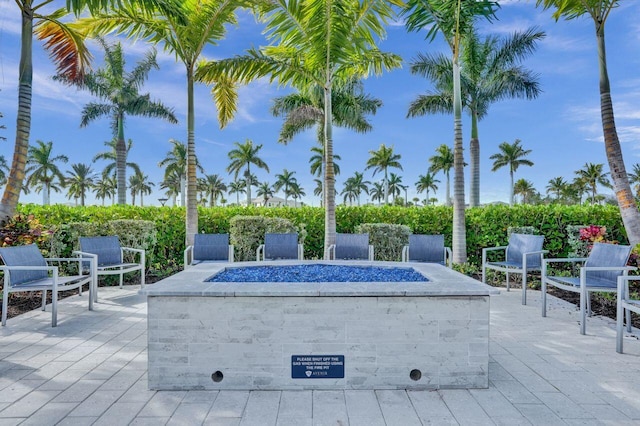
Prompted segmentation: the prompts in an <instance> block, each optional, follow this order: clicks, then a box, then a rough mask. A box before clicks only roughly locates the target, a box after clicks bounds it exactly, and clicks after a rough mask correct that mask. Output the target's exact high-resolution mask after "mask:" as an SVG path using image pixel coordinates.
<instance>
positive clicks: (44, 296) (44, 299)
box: [42, 290, 47, 311]
mask: <svg viewBox="0 0 640 426" xmlns="http://www.w3.org/2000/svg"><path fill="white" fill-rule="evenodd" d="M42 310H43V311H46V310H47V290H42Z"/></svg>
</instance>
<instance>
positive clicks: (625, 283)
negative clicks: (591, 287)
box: [616, 275, 640, 354]
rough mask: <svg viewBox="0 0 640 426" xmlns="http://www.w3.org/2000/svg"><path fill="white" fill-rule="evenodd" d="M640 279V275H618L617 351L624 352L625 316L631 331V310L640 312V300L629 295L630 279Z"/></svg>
mask: <svg viewBox="0 0 640 426" xmlns="http://www.w3.org/2000/svg"><path fill="white" fill-rule="evenodd" d="M631 280H635V281H637V280H640V276H637V275H633V276H629V275H621V276H619V277H618V310H617V315H616V352H618V353H619V354H621V353H622V335H623V329H624V324H623V317H625V318H624V320H625V321H626V323H627V331H628V332H629V333H631V312H635V313H636V314H640V300H635V299H631V298H630V297H629V281H631Z"/></svg>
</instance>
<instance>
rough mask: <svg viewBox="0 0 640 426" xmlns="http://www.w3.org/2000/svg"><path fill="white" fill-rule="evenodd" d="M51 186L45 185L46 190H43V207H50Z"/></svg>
mask: <svg viewBox="0 0 640 426" xmlns="http://www.w3.org/2000/svg"><path fill="white" fill-rule="evenodd" d="M50 200H51V185H50V184H49V182H45V183H44V188H42V205H43V206H48V205H49V203H50V202H51V201H50Z"/></svg>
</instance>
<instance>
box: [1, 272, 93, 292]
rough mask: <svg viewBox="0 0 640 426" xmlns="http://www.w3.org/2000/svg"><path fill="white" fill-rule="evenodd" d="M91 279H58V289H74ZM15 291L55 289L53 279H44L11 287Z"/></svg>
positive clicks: (80, 276)
mask: <svg viewBox="0 0 640 426" xmlns="http://www.w3.org/2000/svg"><path fill="white" fill-rule="evenodd" d="M90 279H91V276H90V275H70V276H65V277H58V288H64V287H66V286H70V287H74V286H75V284H77V283H78V282H79V281H82V280H86V281H87V282H88V281H89V280H90ZM11 288H12V289H14V290H19V289H20V290H21V289H33V290H37V289H43V288H44V289H46V288H51V289H52V288H53V278H44V279H41V280H35V281H29V282H27V283H24V284H20V285H15V286H11Z"/></svg>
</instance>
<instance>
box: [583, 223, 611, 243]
mask: <svg viewBox="0 0 640 426" xmlns="http://www.w3.org/2000/svg"><path fill="white" fill-rule="evenodd" d="M606 235H607V227H606V226H598V225H589V226H587V227H585V228H582V229H581V230H580V239H581V240H582V241H587V242H589V243H590V244H589V245H590V246H593V243H603V242H608V241H606V239H605V236H606Z"/></svg>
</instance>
